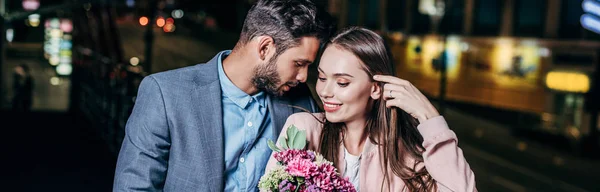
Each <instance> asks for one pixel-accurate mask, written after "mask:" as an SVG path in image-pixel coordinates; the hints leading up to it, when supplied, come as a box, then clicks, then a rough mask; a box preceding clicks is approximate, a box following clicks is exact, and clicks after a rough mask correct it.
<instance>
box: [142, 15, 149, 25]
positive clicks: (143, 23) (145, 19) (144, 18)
mask: <svg viewBox="0 0 600 192" xmlns="http://www.w3.org/2000/svg"><path fill="white" fill-rule="evenodd" d="M148 22H149V21H148V17H145V16H144V17H140V25H142V26H146V25H148Z"/></svg>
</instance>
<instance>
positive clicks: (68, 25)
mask: <svg viewBox="0 0 600 192" xmlns="http://www.w3.org/2000/svg"><path fill="white" fill-rule="evenodd" d="M60 30H62V31H64V32H65V33H70V32H71V31H73V23H72V22H71V20H70V19H61V20H60Z"/></svg>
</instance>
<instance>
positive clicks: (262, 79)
mask: <svg viewBox="0 0 600 192" xmlns="http://www.w3.org/2000/svg"><path fill="white" fill-rule="evenodd" d="M276 60H277V58H276V57H274V58H271V59H270V60H269V61H268V62H267V63H266V64H262V65H259V66H256V67H255V68H254V75H253V76H252V84H253V85H254V87H256V88H257V89H259V90H262V91H265V92H267V93H268V94H271V95H275V96H281V95H282V94H283V92H281V91H280V90H279V88H280V86H279V85H280V84H281V78H279V73H278V72H277V65H276V64H275V61H276ZM286 84H287V85H288V86H289V87H290V88H292V87H294V86H296V85H297V84H298V83H297V82H288V83H286Z"/></svg>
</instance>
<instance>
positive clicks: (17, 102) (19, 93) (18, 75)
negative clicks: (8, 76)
mask: <svg viewBox="0 0 600 192" xmlns="http://www.w3.org/2000/svg"><path fill="white" fill-rule="evenodd" d="M12 88H13V98H12V110H13V112H29V111H30V110H31V105H32V103H33V78H32V77H31V74H30V71H29V66H27V64H24V63H22V64H19V65H17V66H16V67H15V68H14V74H13V87H12Z"/></svg>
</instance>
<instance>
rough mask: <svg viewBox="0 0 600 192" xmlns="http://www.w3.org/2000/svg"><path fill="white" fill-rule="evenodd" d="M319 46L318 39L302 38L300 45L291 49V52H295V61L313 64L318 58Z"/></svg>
mask: <svg viewBox="0 0 600 192" xmlns="http://www.w3.org/2000/svg"><path fill="white" fill-rule="evenodd" d="M319 45H320V44H319V40H318V39H317V38H316V37H302V38H301V39H300V42H299V45H298V46H295V47H292V48H290V51H291V52H294V53H293V57H294V60H297V61H299V62H308V63H312V62H314V61H315V57H317V52H318V51H319Z"/></svg>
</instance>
